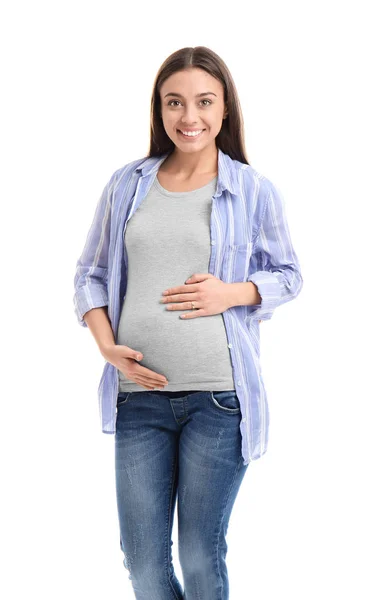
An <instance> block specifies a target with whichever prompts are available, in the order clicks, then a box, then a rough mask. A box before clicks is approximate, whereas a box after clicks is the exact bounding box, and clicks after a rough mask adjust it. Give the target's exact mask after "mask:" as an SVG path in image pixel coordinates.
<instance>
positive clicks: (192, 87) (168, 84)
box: [160, 68, 222, 96]
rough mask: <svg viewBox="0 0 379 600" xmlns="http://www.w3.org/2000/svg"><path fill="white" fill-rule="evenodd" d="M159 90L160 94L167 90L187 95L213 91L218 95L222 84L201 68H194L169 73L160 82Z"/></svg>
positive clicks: (165, 92)
mask: <svg viewBox="0 0 379 600" xmlns="http://www.w3.org/2000/svg"><path fill="white" fill-rule="evenodd" d="M160 91H161V95H162V96H164V95H165V94H167V93H169V92H172V93H178V94H181V95H188V96H196V94H201V93H204V92H213V93H215V94H216V95H217V96H218V95H220V94H221V92H222V85H221V83H220V82H219V81H218V80H217V79H216V78H215V77H213V76H212V75H210V74H209V73H207V72H206V71H204V70H203V69H198V68H194V69H186V70H183V71H177V72H176V73H173V74H172V75H170V77H168V78H167V79H166V81H165V82H164V83H163V84H162V86H161V90H160Z"/></svg>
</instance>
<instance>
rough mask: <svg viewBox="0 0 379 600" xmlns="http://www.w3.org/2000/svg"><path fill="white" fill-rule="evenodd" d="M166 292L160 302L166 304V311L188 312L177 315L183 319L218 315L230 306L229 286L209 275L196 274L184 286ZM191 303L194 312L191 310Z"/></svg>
mask: <svg viewBox="0 0 379 600" xmlns="http://www.w3.org/2000/svg"><path fill="white" fill-rule="evenodd" d="M166 292H167V294H162V296H163V298H162V300H160V302H162V303H167V304H168V306H167V310H186V309H187V310H190V311H191V312H188V313H184V314H182V315H179V316H180V317H181V318H185V319H196V318H197V317H209V316H210V315H218V314H220V313H223V312H224V311H225V310H227V309H228V308H230V307H231V306H232V304H231V303H230V292H231V289H230V284H229V283H225V282H224V281H221V279H218V278H217V277H215V276H214V275H211V273H196V274H194V275H192V276H191V277H190V278H189V279H187V281H186V283H185V284H184V285H179V286H178V287H174V288H169V289H168V290H166ZM191 301H192V302H193V303H194V305H195V309H196V310H194V309H193V308H192V305H191Z"/></svg>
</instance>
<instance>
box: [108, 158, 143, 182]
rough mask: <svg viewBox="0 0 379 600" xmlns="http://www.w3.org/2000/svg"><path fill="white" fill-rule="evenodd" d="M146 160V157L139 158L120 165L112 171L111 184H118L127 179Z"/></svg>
mask: <svg viewBox="0 0 379 600" xmlns="http://www.w3.org/2000/svg"><path fill="white" fill-rule="evenodd" d="M145 162H146V157H143V158H137V159H136V160H132V161H130V162H128V163H126V164H124V165H123V166H122V167H119V168H118V169H116V171H114V172H113V173H112V176H111V178H110V180H109V185H113V186H114V185H116V184H119V183H121V182H125V181H127V180H128V179H129V178H130V177H131V176H132V175H133V173H134V172H135V171H136V170H137V169H138V168H139V167H141V166H142V165H143V164H144V163H145Z"/></svg>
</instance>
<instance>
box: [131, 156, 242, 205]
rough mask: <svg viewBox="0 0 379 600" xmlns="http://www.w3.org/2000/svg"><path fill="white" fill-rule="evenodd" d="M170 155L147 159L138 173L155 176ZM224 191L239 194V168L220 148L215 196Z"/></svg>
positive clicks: (144, 175) (143, 175) (140, 166)
mask: <svg viewBox="0 0 379 600" xmlns="http://www.w3.org/2000/svg"><path fill="white" fill-rule="evenodd" d="M169 154H170V153H169V152H166V153H165V154H163V155H162V156H151V157H147V158H146V159H145V160H144V161H143V162H142V163H141V164H140V165H139V166H138V167H137V168H136V171H141V172H142V177H146V176H147V175H151V174H155V173H156V172H157V171H158V169H159V167H160V165H161V164H162V163H163V161H164V160H165V159H166V158H167V156H168V155H169ZM224 190H228V191H229V192H231V193H232V194H234V195H237V194H238V168H237V166H236V162H235V161H234V160H232V158H230V156H229V155H228V154H225V153H224V152H223V151H222V150H221V149H220V148H218V179H217V188H216V193H215V196H220V195H221V194H222V192H223V191H224Z"/></svg>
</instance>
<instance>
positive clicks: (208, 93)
mask: <svg viewBox="0 0 379 600" xmlns="http://www.w3.org/2000/svg"><path fill="white" fill-rule="evenodd" d="M209 95H212V96H216V94H214V93H213V92H203V93H202V94H196V96H195V98H200V97H201V96H209ZM167 96H179V97H180V98H184V96H182V94H177V93H176V92H169V93H168V94H165V96H164V98H166V97H167ZM216 98H217V96H216Z"/></svg>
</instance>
